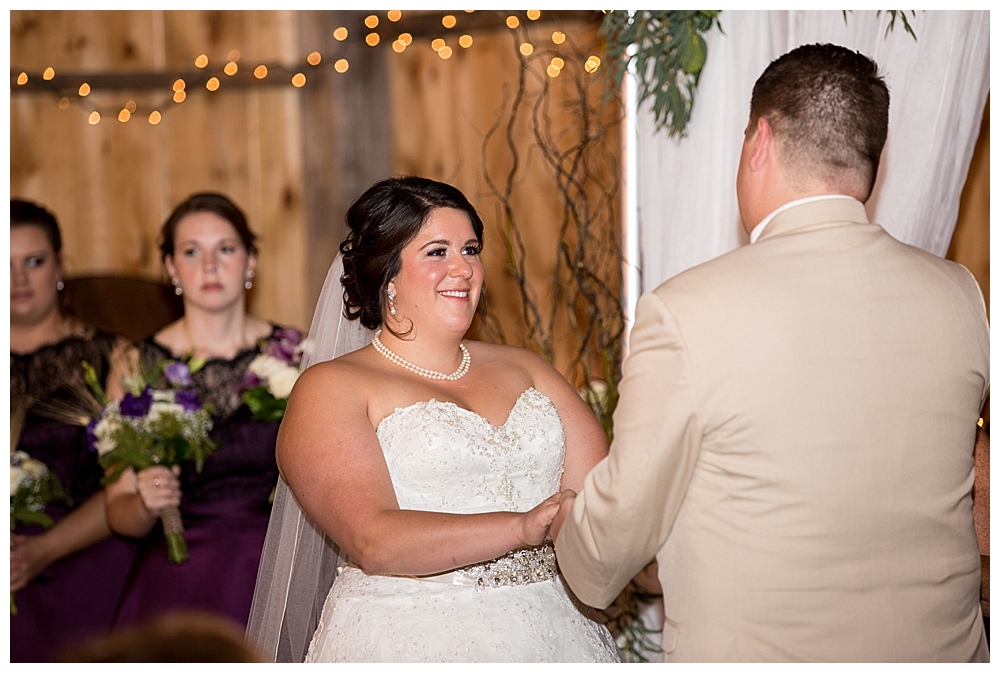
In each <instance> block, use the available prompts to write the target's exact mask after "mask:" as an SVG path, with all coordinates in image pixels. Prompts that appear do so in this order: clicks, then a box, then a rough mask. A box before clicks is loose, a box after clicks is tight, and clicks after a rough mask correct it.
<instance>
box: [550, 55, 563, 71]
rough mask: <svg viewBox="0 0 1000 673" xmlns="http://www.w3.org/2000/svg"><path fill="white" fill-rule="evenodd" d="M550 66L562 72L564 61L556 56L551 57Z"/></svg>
mask: <svg viewBox="0 0 1000 673" xmlns="http://www.w3.org/2000/svg"><path fill="white" fill-rule="evenodd" d="M552 65H553V66H555V68H556V70H562V69H563V68H564V67H566V61H564V60H562V59H561V58H559V57H558V56H553V57H552Z"/></svg>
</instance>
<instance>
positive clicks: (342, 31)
mask: <svg viewBox="0 0 1000 673" xmlns="http://www.w3.org/2000/svg"><path fill="white" fill-rule="evenodd" d="M333 39H335V40H337V42H343V41H344V40H346V39H347V29H346V28H344V27H343V26H341V27H340V28H338V29H337V30H335V31H333Z"/></svg>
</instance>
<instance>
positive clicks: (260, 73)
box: [253, 65, 267, 79]
mask: <svg viewBox="0 0 1000 673" xmlns="http://www.w3.org/2000/svg"><path fill="white" fill-rule="evenodd" d="M253 76H254V77H256V78H257V79H264V78H265V77H267V66H266V65H258V66H257V67H256V68H254V69H253Z"/></svg>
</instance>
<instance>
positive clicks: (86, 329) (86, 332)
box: [10, 324, 112, 360]
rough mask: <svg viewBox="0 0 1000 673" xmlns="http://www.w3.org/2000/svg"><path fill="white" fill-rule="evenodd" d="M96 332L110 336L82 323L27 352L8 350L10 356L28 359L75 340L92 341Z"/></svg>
mask: <svg viewBox="0 0 1000 673" xmlns="http://www.w3.org/2000/svg"><path fill="white" fill-rule="evenodd" d="M98 333H100V334H102V335H103V336H112V335H110V334H107V333H104V332H101V330H98V329H97V328H96V327H94V326H93V325H88V324H82V325H80V326H79V327H78V328H76V329H74V331H73V333H72V334H68V335H66V336H64V337H63V338H62V339H59V340H58V341H53V342H52V343H47V344H42V345H41V346H39V347H38V348H36V349H35V350H33V351H28V352H27V353H18V352H16V351H11V352H10V356H11V357H12V358H17V359H20V360H29V359H31V358H33V357H37V356H39V355H42V354H43V353H45V352H46V351H57V350H61V349H63V348H66V347H67V346H68V345H70V344H72V343H75V342H81V341H92V340H93V339H94V337H95V336H97V335H98Z"/></svg>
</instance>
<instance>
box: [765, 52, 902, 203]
mask: <svg viewBox="0 0 1000 673" xmlns="http://www.w3.org/2000/svg"><path fill="white" fill-rule="evenodd" d="M761 117H763V118H765V119H766V120H767V122H768V124H770V126H771V128H772V129H773V131H774V135H775V138H777V139H779V141H780V143H781V149H782V151H783V153H784V155H785V157H786V159H787V160H788V161H789V164H790V166H791V167H792V168H793V169H797V170H803V171H816V170H818V171H820V174H821V175H823V176H825V177H834V178H836V179H843V177H844V176H845V175H846V177H847V178H848V179H849V180H851V181H852V184H856V185H857V187H858V189H860V190H861V191H862V192H863V193H864V199H867V198H868V196H869V195H870V194H871V189H872V186H873V185H874V184H875V176H876V174H877V173H878V164H879V158H880V157H881V155H882V148H883V146H884V145H885V139H886V135H887V134H888V131H889V89H888V87H887V86H886V84H885V80H884V79H883V78H882V76H881V75H880V74H879V72H878V66H877V65H876V64H875V62H874V61H873V60H871V59H870V58H868V57H867V56H864V55H863V54H860V53H858V52H855V51H851V50H850V49H846V48H844V47H840V46H837V45H833V44H808V45H804V46H801V47H798V48H797V49H793V50H792V51H790V52H788V53H787V54H785V55H783V56H781V57H779V58H777V59H775V60H774V61H773V62H772V63H771V64H770V65H769V66H768V67H767V69H766V70H765V71H764V73H763V74H762V75H761V76H760V77H759V78H758V79H757V83H756V84H754V88H753V96H752V98H751V100H750V127H749V128H750V129H753V128H755V127H756V124H757V120H758V119H759V118H761Z"/></svg>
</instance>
